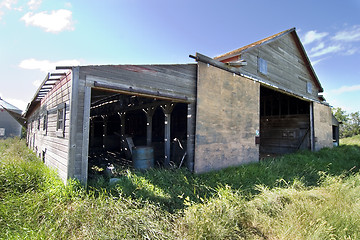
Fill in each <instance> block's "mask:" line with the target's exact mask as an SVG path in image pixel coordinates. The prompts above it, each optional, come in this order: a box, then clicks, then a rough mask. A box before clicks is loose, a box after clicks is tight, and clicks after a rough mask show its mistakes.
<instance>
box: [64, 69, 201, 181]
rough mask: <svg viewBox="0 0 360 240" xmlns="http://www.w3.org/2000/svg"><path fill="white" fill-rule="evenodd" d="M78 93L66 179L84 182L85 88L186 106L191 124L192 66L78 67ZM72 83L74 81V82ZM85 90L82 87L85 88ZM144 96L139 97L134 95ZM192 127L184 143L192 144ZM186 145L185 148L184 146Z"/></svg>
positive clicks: (87, 98)
mask: <svg viewBox="0 0 360 240" xmlns="http://www.w3.org/2000/svg"><path fill="white" fill-rule="evenodd" d="M78 71H79V75H78V76H79V77H78V90H77V94H76V95H75V94H73V95H72V96H73V97H75V98H76V99H77V100H76V104H77V107H76V109H75V108H73V110H74V111H77V116H76V118H77V121H76V122H75V121H74V124H76V127H75V128H74V129H76V133H74V135H73V136H74V139H73V143H72V144H71V146H74V147H73V148H72V149H71V151H73V153H72V154H71V155H70V157H71V158H70V159H69V162H72V164H73V166H74V167H73V169H74V170H73V172H71V173H70V174H69V175H70V177H75V178H78V179H80V180H82V181H83V182H86V179H87V169H84V168H86V167H87V158H88V155H87V154H88V153H87V151H86V149H87V147H88V144H89V111H88V110H87V109H85V108H88V107H89V106H90V101H91V96H90V95H91V94H90V92H89V88H92V87H96V85H97V86H100V88H102V89H106V90H110V91H111V90H112V91H115V92H122V93H124V94H135V95H137V94H138V95H143V96H144V95H145V96H149V97H154V98H166V99H169V98H170V99H171V98H173V100H174V101H179V102H186V103H188V104H189V105H188V106H189V107H188V123H189V124H193V123H194V121H195V120H194V118H195V114H194V103H195V99H196V71H197V65H196V64H181V65H109V66H84V67H79V70H78ZM75 81H76V80H74V82H75ZM85 86H86V87H85ZM136 90H139V92H145V93H146V94H141V93H140V94H139V93H137V92H136ZM193 139H194V127H193V126H191V125H190V126H189V125H188V143H193V141H194V140H193ZM188 145H189V144H188ZM188 151H189V153H188V155H187V157H188V159H190V161H188V162H189V167H191V162H192V156H193V152H191V151H193V149H192V147H191V146H190V147H189V148H188Z"/></svg>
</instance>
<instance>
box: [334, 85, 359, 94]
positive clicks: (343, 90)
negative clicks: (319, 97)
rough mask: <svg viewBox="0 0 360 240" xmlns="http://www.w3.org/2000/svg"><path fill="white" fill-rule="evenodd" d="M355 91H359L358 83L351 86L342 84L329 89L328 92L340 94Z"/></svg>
mask: <svg viewBox="0 0 360 240" xmlns="http://www.w3.org/2000/svg"><path fill="white" fill-rule="evenodd" d="M355 91H360V84H358V85H353V86H342V87H340V88H338V89H334V90H331V91H330V93H332V94H337V95H340V94H343V93H347V92H355Z"/></svg>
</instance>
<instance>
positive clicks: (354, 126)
mask: <svg viewBox="0 0 360 240" xmlns="http://www.w3.org/2000/svg"><path fill="white" fill-rule="evenodd" d="M332 111H333V114H334V116H335V118H336V119H337V120H338V121H339V122H341V123H342V124H340V138H345V137H351V136H354V135H359V134H360V112H354V113H350V114H347V113H346V111H344V110H342V109H341V108H339V107H338V108H333V109H332Z"/></svg>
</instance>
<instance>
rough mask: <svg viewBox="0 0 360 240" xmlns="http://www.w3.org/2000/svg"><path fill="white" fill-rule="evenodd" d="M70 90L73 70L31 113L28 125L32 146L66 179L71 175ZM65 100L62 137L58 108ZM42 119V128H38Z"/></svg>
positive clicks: (29, 140)
mask: <svg viewBox="0 0 360 240" xmlns="http://www.w3.org/2000/svg"><path fill="white" fill-rule="evenodd" d="M70 92H71V72H69V73H68V74H67V76H66V77H65V78H63V79H62V80H61V81H60V82H58V83H57V85H55V86H54V88H53V89H52V90H51V91H50V92H49V93H48V94H47V95H46V96H45V98H44V99H42V101H41V104H40V106H39V107H38V108H37V109H36V110H35V111H34V112H33V113H32V114H31V115H30V116H29V118H28V127H27V129H28V136H27V140H28V143H29V147H30V148H32V149H33V150H34V151H35V152H36V153H37V155H38V156H39V157H41V158H43V154H44V153H45V157H44V160H45V164H46V165H48V166H51V167H53V168H55V169H56V170H57V171H58V173H59V176H60V177H61V178H62V179H63V181H64V182H65V181H66V180H67V178H68V148H69V134H70V122H69V120H70V104H69V103H70V101H69V100H70ZM63 103H65V131H64V135H63V137H59V134H58V133H57V131H56V128H57V107H58V106H59V105H60V104H63ZM44 114H47V129H46V130H45V131H44V130H43V124H44V122H43V116H44ZM39 118H40V127H38V121H39Z"/></svg>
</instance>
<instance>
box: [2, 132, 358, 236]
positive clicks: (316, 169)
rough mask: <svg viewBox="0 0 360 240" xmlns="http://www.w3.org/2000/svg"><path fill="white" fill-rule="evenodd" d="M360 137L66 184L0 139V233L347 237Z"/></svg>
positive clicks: (20, 147)
mask: <svg viewBox="0 0 360 240" xmlns="http://www.w3.org/2000/svg"><path fill="white" fill-rule="evenodd" d="M356 144H360V141H359V142H356V141H355V143H352V145H344V146H340V147H337V148H334V149H323V150H321V151H319V152H316V153H311V152H301V153H296V154H291V155H286V156H282V157H279V158H274V159H268V160H265V161H262V162H260V163H257V164H250V165H246V166H240V167H236V168H228V169H225V170H222V171H218V172H211V173H207V174H202V175H194V174H191V173H189V172H188V171H186V170H170V169H166V170H165V169H154V170H149V171H147V172H136V171H132V170H129V169H124V170H122V171H120V172H119V174H118V178H119V181H118V182H117V183H116V184H113V185H111V184H109V182H108V181H107V179H106V178H103V177H100V178H98V179H94V180H93V181H92V182H91V183H90V184H89V187H88V189H84V188H83V187H82V186H81V185H80V184H79V183H78V182H77V181H69V182H68V183H67V184H66V185H64V184H63V183H62V181H61V180H60V179H59V178H58V177H57V175H56V173H55V172H54V171H53V170H51V169H49V168H47V167H46V166H44V164H43V163H42V162H41V161H40V160H38V159H37V158H36V156H35V155H34V154H33V153H32V152H31V151H30V150H29V149H28V148H26V146H25V144H24V142H23V141H22V140H19V139H8V140H5V141H4V140H2V141H0V239H357V238H360V236H359V233H360V201H359V199H360V174H359V166H360V147H359V146H360V145H356Z"/></svg>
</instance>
